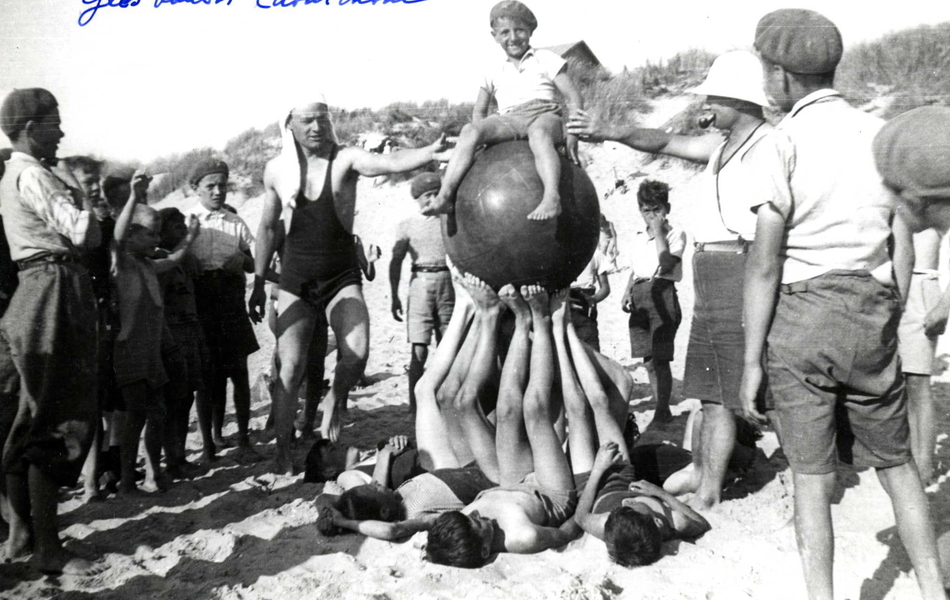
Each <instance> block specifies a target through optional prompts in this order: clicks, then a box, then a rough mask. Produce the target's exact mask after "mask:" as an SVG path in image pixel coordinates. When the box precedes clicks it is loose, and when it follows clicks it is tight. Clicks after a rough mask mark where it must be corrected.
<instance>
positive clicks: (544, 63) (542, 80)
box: [423, 0, 584, 221]
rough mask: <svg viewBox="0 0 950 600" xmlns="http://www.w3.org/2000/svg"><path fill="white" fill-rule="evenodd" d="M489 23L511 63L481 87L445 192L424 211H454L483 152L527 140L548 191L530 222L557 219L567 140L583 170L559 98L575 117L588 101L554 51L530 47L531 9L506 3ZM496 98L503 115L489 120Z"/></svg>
mask: <svg viewBox="0 0 950 600" xmlns="http://www.w3.org/2000/svg"><path fill="white" fill-rule="evenodd" d="M489 22H490V24H491V28H492V37H493V38H494V39H495V42H497V43H498V45H499V46H501V47H502V49H503V50H504V51H505V55H506V60H505V61H504V62H502V63H500V64H499V65H498V66H497V67H495V68H494V69H493V70H492V72H490V73H489V74H488V75H486V77H485V79H484V81H483V82H482V86H481V88H480V89H479V91H478V98H477V99H476V100H475V108H474V111H473V113H472V123H471V124H469V125H466V126H465V127H463V128H462V132H461V135H460V136H459V141H458V146H457V147H456V148H455V152H454V153H453V155H452V158H451V160H450V161H449V165H448V168H447V170H446V172H445V181H443V183H442V189H441V190H440V191H439V193H438V195H436V196H435V197H434V198H432V199H431V200H429V201H427V202H426V204H425V206H424V209H423V210H424V212H425V214H435V213H443V212H450V211H451V210H452V203H453V201H454V196H455V192H456V190H458V187H459V184H461V183H462V178H463V177H465V174H466V173H467V172H468V170H469V168H470V167H471V166H472V163H473V162H475V150H477V149H478V147H479V146H481V145H482V144H499V143H501V142H508V141H512V140H523V139H527V140H528V142H529V143H530V144H531V151H532V152H533V153H534V160H535V164H536V166H537V170H538V175H539V176H540V177H541V182H542V184H543V185H544V194H543V196H542V198H541V203H540V204H539V205H538V208H536V209H535V210H534V211H532V212H531V213H530V214H529V215H528V218H529V219H532V220H538V221H540V220H544V219H553V218H554V217H556V216H558V215H559V214H561V198H560V195H559V194H558V182H559V181H560V179H561V161H560V159H559V158H558V155H557V151H556V150H555V146H556V145H557V144H560V143H561V142H564V141H565V139H566V141H567V154H568V156H569V157H570V159H571V160H572V161H574V162H575V163H578V164H579V159H578V157H577V136H574V135H567V136H566V137H565V134H564V124H563V122H562V121H561V109H560V107H559V106H558V103H557V97H556V93H560V94H561V95H562V96H564V99H565V100H566V101H567V104H568V107H569V109H570V110H571V111H572V112H573V111H574V110H577V109H581V108H584V106H583V101H584V100H583V98H582V97H581V95H580V94H579V93H578V92H577V90H576V89H575V87H574V83H573V81H572V80H571V77H570V75H568V72H567V62H565V61H564V59H563V58H561V57H560V56H558V55H557V54H555V53H553V52H551V51H549V50H538V49H535V48H532V47H531V44H530V41H531V35H532V34H533V33H534V30H535V28H537V26H538V20H537V18H535V16H534V13H532V12H531V9H529V8H528V7H527V6H525V5H524V4H522V3H521V2H518V1H517V0H503V1H502V2H499V3H498V4H496V5H495V6H494V7H493V8H492V10H491V14H490V15H489ZM492 98H494V99H495V100H496V101H497V102H498V114H496V115H491V116H489V115H488V110H489V106H490V104H491V101H492Z"/></svg>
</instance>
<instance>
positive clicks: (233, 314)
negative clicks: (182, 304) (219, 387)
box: [194, 271, 260, 373]
mask: <svg viewBox="0 0 950 600" xmlns="http://www.w3.org/2000/svg"><path fill="white" fill-rule="evenodd" d="M194 283H195V303H196V305H197V308H198V319H199V320H200V321H201V327H202V329H203V330H204V337H205V343H206V344H207V346H208V352H209V356H210V358H211V364H210V366H209V371H213V372H216V373H234V372H239V371H244V370H246V369H247V357H248V355H249V354H253V353H254V352H256V351H257V350H258V349H259V348H260V346H258V344H257V337H255V335H254V329H253V327H251V320H250V318H249V317H248V316H247V306H246V305H245V303H244V292H245V283H246V282H245V279H244V276H243V275H234V274H230V273H225V272H224V271H205V272H204V273H202V274H201V276H199V277H198V278H196V279H195V280H194Z"/></svg>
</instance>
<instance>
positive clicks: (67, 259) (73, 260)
mask: <svg viewBox="0 0 950 600" xmlns="http://www.w3.org/2000/svg"><path fill="white" fill-rule="evenodd" d="M78 263H79V258H77V257H75V256H73V255H71V254H53V253H49V254H40V255H37V256H32V257H30V258H26V259H23V260H18V261H16V264H17V267H19V268H20V270H21V271H22V270H23V269H29V268H31V267H38V266H40V265H45V264H78Z"/></svg>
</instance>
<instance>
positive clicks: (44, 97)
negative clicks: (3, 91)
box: [0, 88, 59, 140]
mask: <svg viewBox="0 0 950 600" xmlns="http://www.w3.org/2000/svg"><path fill="white" fill-rule="evenodd" d="M58 107H59V104H58V103H57V102H56V97H55V96H53V94H51V93H50V92H48V91H47V90H44V89H43V88H27V89H23V90H13V91H12V92H10V94H9V95H8V96H7V97H6V98H5V99H4V100H3V106H0V130H2V131H3V133H5V134H6V136H7V137H8V138H10V139H11V140H13V139H14V138H16V137H17V136H18V135H19V134H20V132H21V131H23V128H24V127H26V124H27V123H28V122H29V121H35V120H37V119H41V118H43V117H46V116H48V115H50V114H52V112H53V111H54V110H56V109H57V108H58Z"/></svg>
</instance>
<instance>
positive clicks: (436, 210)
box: [422, 189, 455, 217]
mask: <svg viewBox="0 0 950 600" xmlns="http://www.w3.org/2000/svg"><path fill="white" fill-rule="evenodd" d="M454 209H455V206H454V205H453V203H452V197H451V196H449V194H448V193H446V192H445V190H444V189H443V190H442V191H441V192H439V194H438V195H437V196H434V197H432V198H429V200H427V201H426V203H425V204H423V205H422V214H424V215H425V216H427V217H431V216H433V215H442V214H447V213H450V212H452V211H453V210H454Z"/></svg>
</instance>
